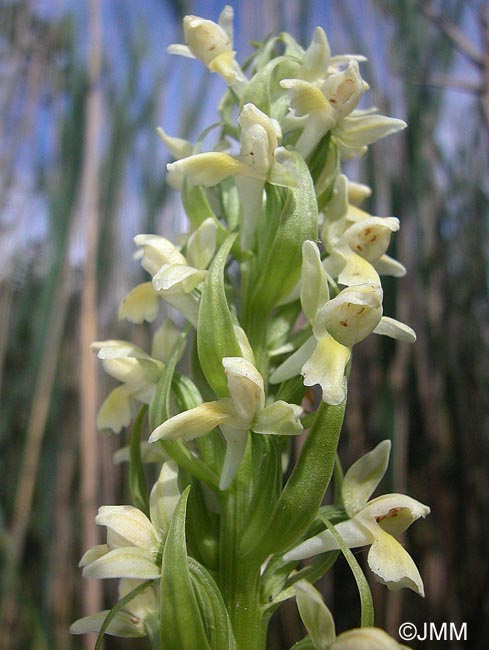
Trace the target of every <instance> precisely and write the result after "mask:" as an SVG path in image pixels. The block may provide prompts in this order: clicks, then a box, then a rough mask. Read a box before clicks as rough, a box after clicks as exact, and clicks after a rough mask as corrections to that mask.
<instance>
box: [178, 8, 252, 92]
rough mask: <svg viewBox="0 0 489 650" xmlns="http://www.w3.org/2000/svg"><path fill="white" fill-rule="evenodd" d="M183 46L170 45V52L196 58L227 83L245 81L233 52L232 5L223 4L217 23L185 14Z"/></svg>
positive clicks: (233, 83) (232, 83)
mask: <svg viewBox="0 0 489 650" xmlns="http://www.w3.org/2000/svg"><path fill="white" fill-rule="evenodd" d="M183 32H184V35H185V42H186V43H187V44H186V45H170V46H169V47H168V52H169V53H170V54H179V55H181V56H185V57H188V58H191V59H199V60H200V61H202V63H204V65H206V66H207V67H208V68H209V70H210V71H211V72H217V73H218V74H219V75H221V77H223V79H224V80H225V81H226V83H227V84H228V85H230V86H232V85H235V84H237V83H243V82H245V81H246V78H245V76H244V75H243V72H242V71H241V68H240V67H239V65H238V64H237V63H236V61H235V56H236V52H234V51H233V8H232V7H230V6H229V5H226V7H224V9H223V11H222V12H221V15H220V16H219V24H217V23H215V22H213V21H212V20H206V19H205V18H200V17H199V16H185V17H184V19H183Z"/></svg>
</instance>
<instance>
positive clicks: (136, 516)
mask: <svg viewBox="0 0 489 650" xmlns="http://www.w3.org/2000/svg"><path fill="white" fill-rule="evenodd" d="M177 477H178V472H177V467H176V465H175V464H174V463H173V462H171V461H170V462H167V463H164V464H163V467H162V469H161V472H160V476H159V478H158V480H157V482H156V483H155V485H154V487H153V489H152V491H151V495H150V519H148V517H147V516H146V515H145V514H144V513H143V512H142V511H141V510H139V509H138V508H135V507H134V506H129V505H125V506H102V507H101V508H99V511H98V514H97V516H96V517H95V523H97V524H99V525H100V526H106V528H107V543H106V544H100V545H98V546H94V547H93V548H91V549H89V550H88V551H87V552H86V553H85V554H84V555H83V557H82V559H81V560H80V566H82V567H83V575H84V577H87V578H134V579H138V580H151V579H156V578H158V577H159V575H160V568H159V565H160V563H161V552H162V544H163V542H164V540H165V537H166V534H167V532H168V529H169V526H170V520H171V517H172V515H173V511H174V510H175V507H176V505H177V501H178V498H179V491H178V484H177Z"/></svg>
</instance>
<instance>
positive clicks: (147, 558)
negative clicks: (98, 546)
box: [83, 546, 160, 580]
mask: <svg viewBox="0 0 489 650" xmlns="http://www.w3.org/2000/svg"><path fill="white" fill-rule="evenodd" d="M83 576H84V577H85V578H98V579H103V578H137V579H139V580H155V579H156V578H159V577H160V569H159V568H158V567H157V566H156V564H155V563H154V562H153V555H152V553H148V551H145V550H144V549H142V548H136V547H135V546H128V547H123V548H115V549H114V550H113V551H110V552H109V553H107V554H106V555H103V556H102V557H100V558H99V559H98V560H95V562H92V563H91V564H88V565H87V566H86V567H85V568H84V569H83Z"/></svg>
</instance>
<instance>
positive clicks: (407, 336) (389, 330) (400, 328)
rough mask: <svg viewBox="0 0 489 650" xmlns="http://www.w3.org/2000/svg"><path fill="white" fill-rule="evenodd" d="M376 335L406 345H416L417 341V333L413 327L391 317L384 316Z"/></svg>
mask: <svg viewBox="0 0 489 650" xmlns="http://www.w3.org/2000/svg"><path fill="white" fill-rule="evenodd" d="M374 334H383V335H384V336H390V337H391V338H393V339H397V340H398V341H404V342H405V343H414V342H415V341H416V332H415V331H414V330H413V328H412V327H409V325H406V324H405V323H401V321H398V320H396V319H395V318H390V317H389V316H382V318H381V319H380V323H379V324H378V325H377V327H376V328H375V329H374Z"/></svg>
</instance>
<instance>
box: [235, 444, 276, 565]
mask: <svg viewBox="0 0 489 650" xmlns="http://www.w3.org/2000/svg"><path fill="white" fill-rule="evenodd" d="M251 443H252V466H253V467H255V468H256V471H254V480H253V483H252V485H251V489H250V494H251V501H250V504H249V507H248V515H247V517H246V520H247V521H248V522H249V523H248V525H247V527H246V529H245V532H244V535H243V538H242V540H241V544H240V552H242V553H246V551H247V550H248V549H249V548H250V547H252V546H254V544H255V540H256V539H257V537H258V536H259V535H260V533H261V531H262V530H264V528H266V526H267V524H268V521H269V519H270V514H271V513H272V512H273V508H274V507H275V504H276V502H277V499H278V496H279V494H280V488H281V483H282V459H281V457H280V452H279V448H278V445H277V441H276V440H274V438H273V436H263V435H257V434H253V433H252V434H251ZM263 495H266V499H264V498H263Z"/></svg>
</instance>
